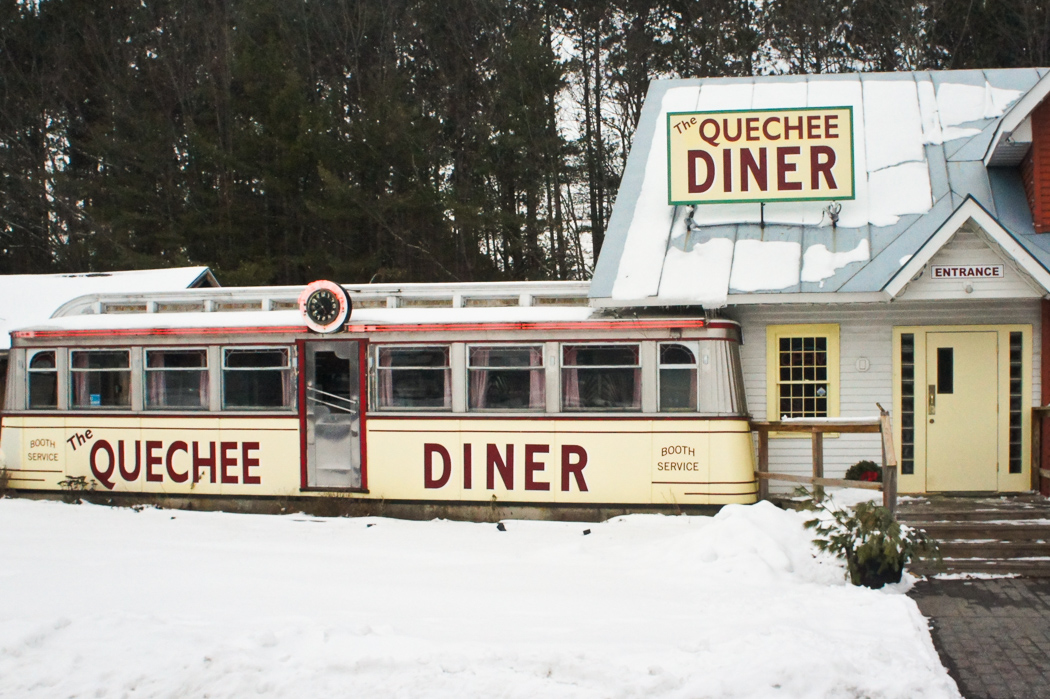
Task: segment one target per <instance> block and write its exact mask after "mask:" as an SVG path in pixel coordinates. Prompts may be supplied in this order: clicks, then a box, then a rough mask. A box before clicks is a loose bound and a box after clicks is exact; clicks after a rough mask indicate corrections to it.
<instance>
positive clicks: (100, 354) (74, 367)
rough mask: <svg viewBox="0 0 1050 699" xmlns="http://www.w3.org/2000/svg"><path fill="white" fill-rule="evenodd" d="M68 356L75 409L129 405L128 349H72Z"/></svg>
mask: <svg viewBox="0 0 1050 699" xmlns="http://www.w3.org/2000/svg"><path fill="white" fill-rule="evenodd" d="M69 356H70V363H69V373H70V382H71V384H72V390H73V401H72V403H73V407H74V408H130V407H131V361H130V353H129V351H128V350H126V349H122V350H73V351H72V352H70V353H69Z"/></svg>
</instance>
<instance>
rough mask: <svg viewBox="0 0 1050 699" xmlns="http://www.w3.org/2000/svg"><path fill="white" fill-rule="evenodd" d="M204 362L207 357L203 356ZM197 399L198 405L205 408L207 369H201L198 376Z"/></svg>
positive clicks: (206, 405) (206, 403)
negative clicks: (198, 389) (198, 391)
mask: <svg viewBox="0 0 1050 699" xmlns="http://www.w3.org/2000/svg"><path fill="white" fill-rule="evenodd" d="M204 363H205V364H207V363H208V361H207V357H205V361H204ZM197 400H198V403H199V404H200V407H202V408H207V407H208V370H207V369H203V370H202V371H201V376H200V394H198V398H197Z"/></svg>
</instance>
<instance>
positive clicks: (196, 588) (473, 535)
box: [0, 499, 958, 699]
mask: <svg viewBox="0 0 1050 699" xmlns="http://www.w3.org/2000/svg"><path fill="white" fill-rule="evenodd" d="M803 519H804V518H803V517H802V516H800V515H798V514H795V513H791V512H783V511H780V510H778V509H776V508H775V507H773V506H772V505H770V504H768V503H762V504H759V505H755V506H750V507H743V506H735V505H734V506H729V507H726V508H725V509H724V510H722V512H721V513H720V514H719V515H717V516H715V517H670V516H648V515H634V516H629V517H622V518H619V519H614V520H611V521H609V522H605V523H602V524H575V523H562V522H524V521H507V522H505V526H506V531H502V532H501V531H499V530H497V527H496V525H495V524H471V523H462V522H449V521H432V522H409V521H400V520H393V519H381V518H365V519H318V518H314V517H309V516H305V515H289V516H282V517H275V516H261V515H237V514H226V513H203V512H182V511H169V510H156V509H147V510H143V511H141V512H136V511H134V510H131V509H111V508H105V507H97V506H91V505H79V506H74V505H64V504H60V503H48V502H31V501H26V500H11V499H7V500H0V696H4V697H247V696H266V697H366V698H369V699H371V698H374V697H449V698H456V699H460V698H463V697H484V698H485V699H492V698H495V697H526V698H528V699H536V698H539V697H542V698H544V699H547V698H549V697H602V698H605V697H646V698H650V697H683V698H685V697H689V698H695V697H770V696H776V697H872V698H875V697H910V698H914V697H957V696H958V691H957V689H956V687H955V684H954V683H953V682H952V680H951V679H950V678H949V677H948V674H947V673H946V671H945V670H944V668H943V667H942V666H941V664H940V662H939V660H938V658H937V654H936V652H935V650H934V648H933V645H932V643H931V641H930V636H929V632H928V631H927V625H926V620H925V619H924V618H923V617H922V616H921V615H920V614H919V611H918V609H917V608H916V606H915V604H914V603H913V602H912V601H911V600H910V599H909V598H908V597H906V596H905V595H904V594H902V593H901V591H900V590H882V591H873V590H867V589H862V588H854V587H850V586H848V585H846V584H845V583H844V582H843V576H842V570H841V568H840V567H839V566H838V565H836V564H835V563H833V562H830V561H828V560H826V559H817V558H814V555H813V549H812V547H811V546H810V544H809V540H810V538H811V537H810V533H809V532H808V531H806V530H804V529H803V528H802V525H801V522H802V520H803ZM587 529H589V530H590V534H589V535H585V534H584V530H587Z"/></svg>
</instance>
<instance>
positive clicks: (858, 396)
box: [726, 299, 1040, 491]
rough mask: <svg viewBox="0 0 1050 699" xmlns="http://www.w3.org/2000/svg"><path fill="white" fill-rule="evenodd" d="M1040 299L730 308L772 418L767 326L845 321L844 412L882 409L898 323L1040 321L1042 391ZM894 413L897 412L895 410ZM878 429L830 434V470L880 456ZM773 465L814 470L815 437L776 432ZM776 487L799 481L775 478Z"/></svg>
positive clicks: (760, 407)
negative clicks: (860, 365) (861, 364)
mask: <svg viewBox="0 0 1050 699" xmlns="http://www.w3.org/2000/svg"><path fill="white" fill-rule="evenodd" d="M1039 304H1040V302H1039V300H1028V299H1001V300H988V301H950V302H944V303H939V304H936V305H931V304H929V303H909V302H904V301H902V302H894V303H892V304H853V305H849V306H846V305H842V306H829V305H768V306H735V307H731V308H730V309H728V310H729V312H728V313H727V314H726V315H728V316H729V317H731V318H733V319H734V320H737V321H739V322H740V324H741V329H742V331H743V340H744V342H743V346H742V347H741V352H740V355H741V356H740V358H741V364H742V365H743V370H744V389H745V391H746V392H747V406H748V409H749V410H750V411H751V415H752V416H753V417H754V418H755V419H758V420H764V419H766V326H767V325H781V324H790V323H838V325H839V349H840V376H839V386H840V391H841V393H840V401H839V411H840V414H841V416H842V417H866V416H875V415H878V412H879V411H878V408H877V407H875V404H876V403H881V404H882V406H883V407H884V408H886V409H887V410H892V409H893V383H892V382H893V378H892V377H893V361H892V352H893V328H894V326H902V325H1012V324H1025V325H1031V326H1032V330H1033V332H1032V377H1031V380H1032V396H1033V402H1034V403H1035V404H1038V401H1039V395H1040V374H1039V355H1040V322H1039V320H1040V306H1039ZM861 357H864V358H866V359H867V360H868V361H869V362H870V368H869V369H868V371H866V372H860V371H858V370H857V360H858V359H860V358H861ZM894 419H896V418H895V417H894ZM880 458H881V451H880V446H879V441H878V435H874V434H843V435H840V436H839V437H837V438H834V439H827V438H826V439H825V440H824V472H825V475H827V476H828V477H829V478H841V477H842V475H843V474H844V473H845V470H846V469H847V468H848V467H849V466H850V465H852V464H854V463H856V462H857V461H859V460H861V459H871V460H872V461H875V462H878V461H879V459H880ZM769 460H770V469H771V470H774V471H777V472H780V473H796V474H799V475H809V474H810V473H811V471H812V464H813V461H812V451H811V446H810V439H809V437H808V435H807V436H805V437H786V438H777V439H772V440H770V447H769ZM771 487H772V488H773V489H774V490H775V491H784V490H787V491H790V490H792V489H793V486H783V485H781V484H777V483H772V484H771Z"/></svg>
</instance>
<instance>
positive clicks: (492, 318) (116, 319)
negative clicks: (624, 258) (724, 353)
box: [16, 306, 600, 337]
mask: <svg viewBox="0 0 1050 699" xmlns="http://www.w3.org/2000/svg"><path fill="white" fill-rule="evenodd" d="M599 313H600V311H599V310H597V309H593V308H590V307H588V306H574V307H559V306H537V307H528V308H520V307H507V308H365V309H360V310H357V309H355V310H354V311H353V313H352V314H351V316H350V320H349V325H350V326H351V329H354V326H383V325H445V324H449V325H455V324H463V323H469V324H495V323H554V322H576V321H583V320H588V319H590V318H591V317H592V316H594V315H596V314H599ZM212 329H214V330H217V331H222V330H238V329H258V330H260V331H266V330H273V331H277V332H303V333H305V332H307V328H306V325H305V324H304V323H303V318H302V315H300V313H299V311H298V310H281V311H255V312H246V311H217V312H192V313H112V314H107V313H102V314H97V315H96V314H89V315H74V316H63V317H59V318H52V319H50V320H47V321H45V322H42V323H38V324H36V325H33V326H31V327H27V328H22V329H21V330H18V331H16V334H18V335H22V336H26V337H32V336H39V335H44V334H50V333H58V334H66V333H69V334H79V333H95V332H106V331H116V330H121V331H129V332H131V333H136V331H154V330H155V331H164V330H205V331H207V330H212Z"/></svg>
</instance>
